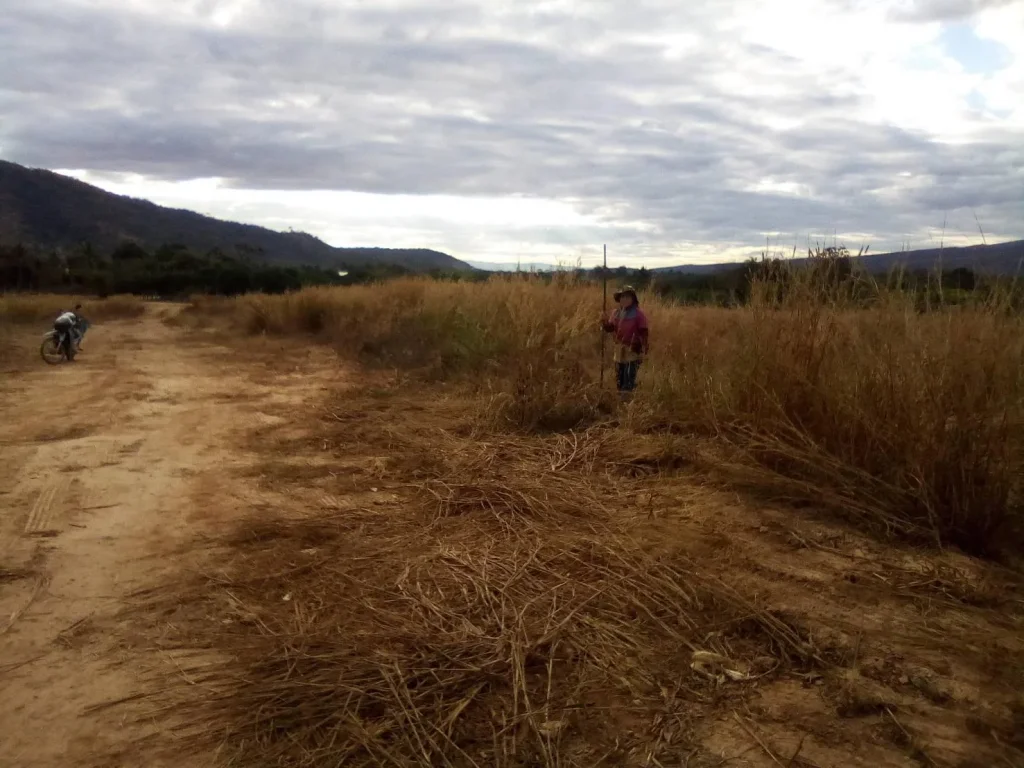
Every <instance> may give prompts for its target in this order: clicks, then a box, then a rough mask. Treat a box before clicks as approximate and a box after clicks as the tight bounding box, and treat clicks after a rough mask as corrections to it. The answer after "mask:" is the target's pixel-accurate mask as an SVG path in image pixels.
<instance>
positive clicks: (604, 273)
mask: <svg viewBox="0 0 1024 768" xmlns="http://www.w3.org/2000/svg"><path fill="white" fill-rule="evenodd" d="M601 282H602V287H601V290H602V292H603V297H602V303H601V325H602V327H601V389H602V390H603V389H604V337H605V336H606V335H607V334H606V333H605V332H604V322H605V320H606V319H607V318H608V246H607V245H606V246H605V247H604V267H603V268H602V269H601Z"/></svg>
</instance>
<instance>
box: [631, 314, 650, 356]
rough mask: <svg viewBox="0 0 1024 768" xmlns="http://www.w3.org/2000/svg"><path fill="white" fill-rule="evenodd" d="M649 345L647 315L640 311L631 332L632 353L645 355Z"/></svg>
mask: <svg viewBox="0 0 1024 768" xmlns="http://www.w3.org/2000/svg"><path fill="white" fill-rule="evenodd" d="M649 347H650V334H649V333H648V330H647V316H646V315H644V314H643V313H642V312H641V313H640V316H639V317H638V318H637V324H636V330H635V331H634V332H633V340H632V343H631V344H630V348H631V349H632V351H633V353H634V354H637V355H646V354H647V350H648V349H649Z"/></svg>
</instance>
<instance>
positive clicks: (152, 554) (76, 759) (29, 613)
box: [0, 306, 319, 768]
mask: <svg viewBox="0 0 1024 768" xmlns="http://www.w3.org/2000/svg"><path fill="white" fill-rule="evenodd" d="M173 312H174V309H173V308H172V307H168V306H153V307H151V308H150V309H149V311H148V312H147V314H146V316H145V317H143V318H141V319H138V320H131V321H118V322H111V323H107V324H103V325H99V326H96V327H95V328H93V329H92V330H91V331H90V334H89V337H88V340H87V343H86V344H85V350H84V352H83V353H82V355H81V356H80V357H79V359H78V360H77V361H76V362H75V363H74V364H72V365H62V366H59V367H54V368H50V367H46V366H44V365H43V364H42V362H40V363H39V365H38V367H36V368H30V369H28V370H24V371H22V372H20V373H4V374H2V375H3V380H2V382H0V424H2V425H3V426H2V429H0V701H2V702H3V706H2V707H0V766H3V768H14V767H15V766H17V767H18V768H28V767H30V766H77V765H96V764H103V765H111V763H110V762H109V755H110V754H111V752H112V750H114V751H116V750H124V749H127V752H125V753H124V757H123V759H122V761H121V762H120V763H119V764H122V765H126V766H127V765H141V764H145V765H151V764H152V763H151V762H148V761H147V762H145V763H140V762H137V760H138V759H140V758H139V756H138V755H136V756H135V757H134V758H133V756H132V750H133V747H132V744H133V740H134V738H135V737H138V736H140V735H144V733H145V730H146V729H145V726H139V725H138V724H135V725H131V724H130V723H131V720H132V718H131V717H130V714H131V713H130V711H128V710H126V709H125V707H118V708H117V712H116V714H114V713H113V710H110V709H107V708H103V707H102V705H103V704H104V703H105V702H109V701H112V700H117V699H121V698H124V697H130V696H132V695H134V694H137V693H138V692H139V690H140V685H141V682H140V675H141V674H142V672H143V670H144V669H145V668H146V667H147V665H149V664H152V663H156V662H158V661H159V660H158V659H152V658H146V657H145V656H144V655H140V652H139V651H137V650H132V648H133V643H132V642H130V641H131V633H132V632H133V631H134V630H133V628H132V626H131V623H130V622H128V621H124V620H122V619H119V618H118V613H119V611H120V609H121V608H122V607H123V606H124V604H125V600H126V598H127V597H128V596H129V595H131V594H132V593H133V592H135V591H137V590H139V589H143V588H146V587H147V586H150V585H153V584H155V583H158V582H159V581H160V578H161V574H162V573H165V572H166V571H167V570H168V569H175V568H179V567H182V565H183V564H185V563H187V561H188V542H190V541H192V540H194V537H195V535H196V533H197V532H200V533H201V532H202V531H203V530H204V528H205V529H212V528H214V527H216V525H217V523H218V522H220V521H224V520H227V519H230V518H232V517H233V516H234V515H235V514H236V513H237V511H238V510H239V509H240V508H241V507H243V506H245V505H246V504H247V503H249V502H251V501H252V500H253V498H252V497H253V496H254V495H256V494H257V492H255V491H253V490H251V488H250V487H249V486H251V485H252V481H251V480H249V481H244V480H242V479H241V478H242V474H243V472H244V470H245V468H246V467H247V465H248V459H247V455H246V452H245V450H244V447H240V442H241V438H242V437H243V436H244V434H245V432H246V430H247V429H251V428H252V426H253V425H254V424H259V423H261V422H270V421H274V420H279V419H281V418H282V416H281V415H280V414H282V413H287V412H288V410H289V409H292V408H295V407H297V406H298V404H300V403H302V402H304V401H309V400H310V399H311V398H310V395H311V390H315V389H316V388H317V387H318V386H319V385H318V380H317V378H316V377H315V376H314V377H307V376H304V375H280V374H277V375H273V376H271V375H269V374H268V376H266V377H263V378H262V379H261V378H260V369H259V368H258V366H257V367H253V366H252V365H244V366H242V365H239V363H238V358H237V356H238V352H237V351H229V350H227V349H224V348H221V347H218V346H217V345H216V344H214V343H212V342H205V343H204V342H202V341H198V340H196V339H195V338H194V337H188V338H186V334H185V332H183V331H181V330H177V329H175V328H174V327H172V326H169V325H167V324H166V323H165V322H164V319H165V318H166V317H167V316H168V314H169V313H173ZM254 378H255V379H256V380H254ZM312 399H315V398H312ZM307 407H308V406H307ZM275 412H277V413H276V414H275ZM164 662H165V663H166V660H164ZM129 710H130V708H129ZM104 756H107V757H104ZM193 764H194V763H193Z"/></svg>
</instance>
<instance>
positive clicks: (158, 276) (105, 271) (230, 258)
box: [0, 241, 409, 299]
mask: <svg viewBox="0 0 1024 768" xmlns="http://www.w3.org/2000/svg"><path fill="white" fill-rule="evenodd" d="M259 257H260V254H259V253H258V252H252V249H247V248H245V246H239V247H238V248H236V249H235V252H234V253H225V252H223V251H221V250H219V249H214V250H211V251H208V252H206V253H196V252H195V251H193V250H190V249H189V248H187V247H186V246H183V245H179V244H174V243H170V244H165V245H161V246H160V247H158V248H156V249H155V250H147V249H146V248H145V247H143V246H142V245H140V244H138V243H136V242H131V241H126V242H124V243H122V244H120V245H119V246H117V247H116V248H115V249H113V250H112V251H110V252H108V253H103V252H100V251H99V250H98V249H96V248H94V247H93V246H92V245H91V244H89V243H83V244H82V245H80V246H78V247H76V248H71V249H59V250H58V249H42V248H37V247H34V246H31V245H25V244H16V245H8V246H0V290H5V291H47V292H54V293H64V292H67V293H71V292H74V293H87V294H94V295H97V296H101V297H103V296H108V295H111V294H118V293H131V294H136V295H141V296H159V297H161V298H169V299H173V298H180V297H185V296H189V295H192V294H196V293H205V294H219V295H224V296H233V295H238V294H242V293H250V292H261V293H271V294H273V293H284V292H286V291H291V290H296V289H298V288H302V287H304V286H310V285H347V284H352V283H359V282H366V281H369V280H379V279H386V278H388V277H396V276H399V275H403V274H407V273H408V272H409V270H407V269H405V268H403V267H399V266H390V265H379V266H378V265H374V266H372V267H367V266H362V265H357V266H352V267H349V268H345V267H344V266H343V265H342V266H339V268H337V269H327V268H324V267H317V266H308V265H306V266H284V265H279V264H269V263H266V262H264V261H262V260H261V259H260V258H259Z"/></svg>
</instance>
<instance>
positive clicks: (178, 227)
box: [0, 160, 472, 271]
mask: <svg viewBox="0 0 1024 768" xmlns="http://www.w3.org/2000/svg"><path fill="white" fill-rule="evenodd" d="M125 241H135V242H137V243H138V244H139V245H142V246H143V247H146V248H149V249H155V248H158V247H160V246H161V245H166V244H174V243H176V244H181V245H185V246H187V247H188V248H190V249H192V250H195V251H198V252H206V251H210V250H212V249H214V248H219V249H220V250H221V251H224V252H225V253H236V254H247V255H250V256H252V257H253V258H255V259H259V260H262V261H267V262H270V263H275V264H288V265H303V264H308V265H312V266H320V267H329V268H345V267H361V266H371V265H379V264H394V265H398V266H402V267H405V268H407V269H412V270H415V271H427V270H431V269H472V267H470V266H469V265H468V264H466V263H465V262H462V261H459V260H458V259H456V258H454V257H453V256H449V255H448V254H446V253H441V252H440V251H433V250H429V249H426V248H334V247H332V246H330V245H328V244H327V243H325V242H323V241H322V240H319V239H317V238H315V237H313V236H312V235H308V234H305V233H302V232H275V231H274V230H271V229H266V228H265V227H257V226H254V225H251V224H239V223H237V222H232V221H221V220H220V219H214V218H212V217H210V216H203V215H201V214H198V213H194V212H192V211H185V210H178V209H175V208H164V207H162V206H159V205H156V204H154V203H151V202H148V201H146V200H137V199H135V198H131V197H124V196H122V195H115V194H112V193H110V192H106V191H104V190H102V189H100V188H98V187H94V186H92V185H91V184H86V183H85V182H82V181H78V180H77V179H72V178H69V177H67V176H61V175H60V174H57V173H53V172H52V171H45V170H36V169H29V168H25V167H23V166H20V165H16V164H14V163H8V162H4V161H2V160H0V245H14V244H17V243H24V244H26V245H27V244H33V245H39V246H43V247H47V248H55V247H73V246H77V245H79V244H81V243H83V242H88V243H91V244H92V245H93V247H95V248H97V249H99V250H101V251H111V250H113V249H114V248H116V247H117V246H118V245H120V244H121V243H123V242H125Z"/></svg>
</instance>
